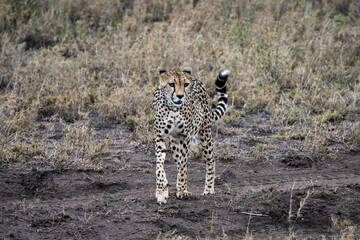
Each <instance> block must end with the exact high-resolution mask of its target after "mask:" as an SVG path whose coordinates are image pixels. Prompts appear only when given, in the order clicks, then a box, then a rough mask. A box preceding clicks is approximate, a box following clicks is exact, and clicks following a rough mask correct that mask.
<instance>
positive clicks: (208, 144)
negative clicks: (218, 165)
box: [200, 128, 215, 195]
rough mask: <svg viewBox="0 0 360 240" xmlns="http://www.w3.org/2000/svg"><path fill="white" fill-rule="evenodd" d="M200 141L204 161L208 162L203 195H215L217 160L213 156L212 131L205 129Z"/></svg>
mask: <svg viewBox="0 0 360 240" xmlns="http://www.w3.org/2000/svg"><path fill="white" fill-rule="evenodd" d="M200 139H201V143H202V154H203V159H204V160H205V162H206V177H205V189H204V192H203V195H208V194H214V193H215V190H214V185H215V160H214V156H213V144H212V136H211V129H210V128H208V129H205V130H204V131H202V132H201V133H200Z"/></svg>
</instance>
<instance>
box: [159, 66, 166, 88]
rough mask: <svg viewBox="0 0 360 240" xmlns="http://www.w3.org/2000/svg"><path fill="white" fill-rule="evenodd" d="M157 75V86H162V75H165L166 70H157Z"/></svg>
mask: <svg viewBox="0 0 360 240" xmlns="http://www.w3.org/2000/svg"><path fill="white" fill-rule="evenodd" d="M157 71H158V74H159V84H160V86H162V84H163V79H162V78H163V75H164V74H165V73H166V70H164V69H162V68H161V67H158V68H157Z"/></svg>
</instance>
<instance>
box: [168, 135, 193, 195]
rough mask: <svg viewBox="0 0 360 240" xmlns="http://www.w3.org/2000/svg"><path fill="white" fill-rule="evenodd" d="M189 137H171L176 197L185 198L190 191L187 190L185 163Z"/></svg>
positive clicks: (186, 161) (187, 154)
mask: <svg viewBox="0 0 360 240" xmlns="http://www.w3.org/2000/svg"><path fill="white" fill-rule="evenodd" d="M189 143H190V139H189V138H187V137H184V138H181V139H180V140H179V139H172V141H171V146H172V151H173V158H174V160H175V162H176V163H177V172H178V174H177V181H176V189H177V193H176V196H177V198H180V199H182V198H187V197H189V196H190V195H191V193H190V192H189V191H188V190H187V163H188V156H189Z"/></svg>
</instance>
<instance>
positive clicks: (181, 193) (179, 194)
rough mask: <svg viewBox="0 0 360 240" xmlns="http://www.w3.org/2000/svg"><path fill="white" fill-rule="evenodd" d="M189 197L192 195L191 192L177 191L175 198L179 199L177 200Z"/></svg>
mask: <svg viewBox="0 0 360 240" xmlns="http://www.w3.org/2000/svg"><path fill="white" fill-rule="evenodd" d="M191 195H192V194H191V192H189V191H188V190H185V191H178V192H177V193H176V197H177V198H179V199H183V198H188V197H190V196H191Z"/></svg>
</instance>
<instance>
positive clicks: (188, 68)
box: [183, 67, 191, 74]
mask: <svg viewBox="0 0 360 240" xmlns="http://www.w3.org/2000/svg"><path fill="white" fill-rule="evenodd" d="M183 72H184V73H187V74H191V67H186V68H184V70H183Z"/></svg>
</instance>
